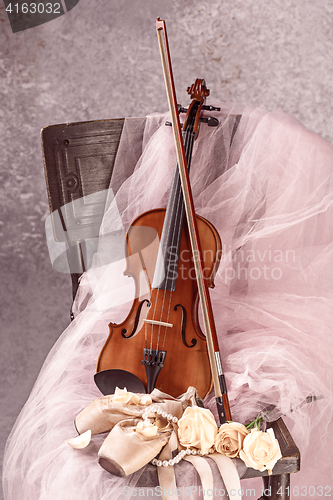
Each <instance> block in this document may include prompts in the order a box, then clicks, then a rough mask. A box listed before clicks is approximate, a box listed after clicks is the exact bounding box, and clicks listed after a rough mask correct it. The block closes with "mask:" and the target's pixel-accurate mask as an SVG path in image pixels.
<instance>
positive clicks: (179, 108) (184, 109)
mask: <svg viewBox="0 0 333 500" xmlns="http://www.w3.org/2000/svg"><path fill="white" fill-rule="evenodd" d="M177 108H178V113H179V114H180V113H187V109H186V108H183V106H182V105H181V104H177Z"/></svg>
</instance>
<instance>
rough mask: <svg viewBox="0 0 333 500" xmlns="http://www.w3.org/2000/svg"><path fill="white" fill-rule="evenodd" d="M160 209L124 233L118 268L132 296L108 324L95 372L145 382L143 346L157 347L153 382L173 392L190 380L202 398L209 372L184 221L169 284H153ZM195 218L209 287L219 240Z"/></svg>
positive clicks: (181, 390) (208, 384) (209, 380)
mask: <svg viewBox="0 0 333 500" xmlns="http://www.w3.org/2000/svg"><path fill="white" fill-rule="evenodd" d="M165 214H166V210H165V209H156V210H151V211H149V212H145V213H144V214H142V215H140V216H139V217H137V218H136V219H135V220H134V222H133V223H132V224H131V226H130V228H129V230H128V232H127V235H126V256H127V267H126V270H125V272H124V273H125V275H128V276H129V277H131V278H132V279H134V282H135V298H134V301H133V305H132V307H131V310H130V312H129V314H128V316H127V318H126V319H125V321H123V322H122V323H121V324H115V323H110V324H109V329H110V333H109V337H108V339H107V341H106V342H105V345H104V347H103V349H102V351H101V353H100V356H99V359H98V363H97V372H99V371H102V370H108V369H120V370H128V371H130V372H131V373H133V374H134V375H135V376H137V377H138V378H139V379H140V380H141V381H142V383H143V384H144V385H145V386H146V385H147V374H146V370H145V366H144V364H143V348H144V347H148V348H152V349H153V350H154V349H156V350H158V349H160V348H162V349H163V352H165V351H166V356H165V360H164V367H163V369H162V370H161V372H160V373H159V375H158V377H157V381H156V384H155V385H156V387H157V388H158V389H160V390H161V391H163V392H167V393H168V394H171V395H172V396H174V397H177V396H179V395H180V394H182V393H184V392H186V390H187V388H188V387H189V386H190V385H191V386H194V387H195V388H196V389H197V391H198V394H199V396H200V397H201V398H204V397H205V396H206V395H207V394H208V393H209V392H210V391H211V390H212V377H211V370H210V364H209V357H208V352H207V345H206V338H205V335H204V334H203V332H202V330H201V328H200V325H199V320H198V302H199V300H198V288H197V280H196V276H195V270H194V267H193V260H192V252H191V246H190V241H189V235H188V231H187V224H186V223H184V224H182V226H181V228H180V229H181V236H180V246H179V248H178V255H179V258H178V266H177V269H176V267H175V268H174V271H173V272H174V273H176V274H177V277H176V280H175V289H174V290H173V291H171V290H168V289H166V288H167V287H166V286H164V285H163V287H160V288H159V287H158V286H156V287H154V283H153V281H154V274H155V270H156V265H157V261H158V253H159V251H160V250H159V248H160V240H161V236H162V230H163V225H164V220H165ZM196 219H197V225H198V230H199V234H200V240H201V244H202V255H203V258H204V267H205V276H206V280H207V284H208V286H209V287H213V286H214V284H213V279H214V275H215V273H216V271H217V268H218V265H219V260H220V256H221V240H220V237H219V234H218V232H217V231H216V229H215V228H214V226H213V225H212V224H210V223H209V222H208V221H207V220H205V219H204V218H202V217H200V216H196ZM169 232H170V231H169ZM170 248H171V250H170ZM172 248H173V247H169V260H170V259H171V260H172V259H173V258H175V256H174V255H173V252H172ZM169 269H170V268H169ZM155 285H156V284H155ZM148 392H150V391H149V390H148Z"/></svg>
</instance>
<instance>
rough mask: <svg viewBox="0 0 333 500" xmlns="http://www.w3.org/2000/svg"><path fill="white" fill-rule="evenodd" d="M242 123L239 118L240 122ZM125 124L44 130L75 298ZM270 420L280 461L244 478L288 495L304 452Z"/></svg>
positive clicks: (51, 191) (52, 195)
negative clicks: (270, 471)
mask: <svg viewBox="0 0 333 500" xmlns="http://www.w3.org/2000/svg"><path fill="white" fill-rule="evenodd" d="M237 123H238V122H237V120H236V126H237ZM123 124H124V119H113V120H99V121H91V122H80V123H69V124H61V125H52V126H48V127H46V128H44V129H43V130H42V149H43V155H44V164H45V176H46V184H47V190H48V196H49V203H50V211H51V213H52V214H55V213H57V214H60V216H59V217H58V218H56V217H54V220H53V232H54V239H55V241H57V242H63V243H65V244H66V247H67V260H68V266H69V270H70V273H71V278H72V293H73V298H74V297H75V294H76V291H77V288H78V279H79V277H80V276H81V274H82V273H83V272H84V271H85V270H86V269H87V268H88V267H89V264H90V258H91V255H90V254H89V252H88V251H87V246H86V242H87V241H88V240H89V241H92V240H96V239H97V237H98V233H99V228H100V224H101V221H102V217H103V214H104V208H105V198H103V197H102V198H101V197H97V198H94V197H91V196H90V195H94V193H99V192H102V191H104V190H107V189H108V187H109V185H110V181H111V178H112V174H113V167H114V163H115V158H116V154H117V150H118V146H119V141H120V137H121V133H122V129H123ZM139 150H140V149H138V151H139ZM130 174H131V172H127V175H130ZM82 200H84V201H82ZM87 200H88V201H87ZM103 200H104V201H103ZM71 202H74V203H71ZM80 202H82V203H81V205H80ZM57 220H58V222H57ZM269 425H271V426H272V427H273V429H274V432H275V436H276V437H277V439H278V441H279V444H280V448H281V452H282V455H283V457H282V459H280V460H279V461H278V462H277V464H276V465H275V467H274V469H273V475H271V476H269V475H268V473H267V471H265V472H259V471H256V470H254V469H250V468H248V469H246V471H245V473H244V474H243V475H242V479H246V478H253V477H263V480H264V487H265V492H266V493H267V494H268V493H269V495H265V496H263V497H262V498H263V499H264V498H265V499H268V498H270V499H272V500H287V499H289V498H290V474H291V473H294V472H297V471H299V469H300V453H299V450H298V448H297V446H296V444H295V443H294V441H293V439H292V437H291V435H290V433H289V431H288V429H287V427H286V425H285V424H284V422H283V420H282V419H281V418H279V419H278V420H277V421H276V422H273V423H272V424H269ZM236 460H237V459H236ZM147 467H151V468H152V467H153V466H147ZM150 475H151V474H150ZM143 480H144V477H143Z"/></svg>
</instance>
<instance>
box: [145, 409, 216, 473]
mask: <svg viewBox="0 0 333 500" xmlns="http://www.w3.org/2000/svg"><path fill="white" fill-rule="evenodd" d="M148 412H152V413H156V414H157V415H159V416H161V417H162V418H164V419H166V420H168V421H169V422H170V423H173V424H177V423H178V418H177V417H174V416H173V415H171V413H168V412H166V411H163V410H161V408H154V407H151V408H149V409H148V408H147V409H146V410H145V412H144V413H143V414H142V418H143V420H144V421H147V420H149V418H153V417H149V415H148ZM214 451H215V450H214V449H213V448H211V449H210V450H208V452H207V453H202V452H201V451H200V450H191V449H190V448H187V449H186V450H181V451H180V452H179V453H178V455H176V456H175V457H174V458H170V460H163V461H162V460H158V459H157V458H154V459H153V460H152V461H151V462H150V463H151V464H153V465H156V466H157V467H168V466H169V465H170V466H173V465H175V464H178V463H179V462H180V461H181V460H182V459H183V458H184V457H185V456H186V455H199V456H201V457H202V456H204V455H209V454H211V453H214Z"/></svg>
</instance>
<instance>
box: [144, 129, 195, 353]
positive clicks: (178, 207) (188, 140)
mask: <svg viewBox="0 0 333 500" xmlns="http://www.w3.org/2000/svg"><path fill="white" fill-rule="evenodd" d="M192 121H193V120H192ZM188 128H189V129H191V127H190V126H189V127H188ZM190 132H191V130H187V131H186V132H185V134H184V135H183V139H184V138H185V141H184V148H185V154H186V157H187V158H189V153H190V151H191V150H192V146H193V139H192V137H191V133H190ZM184 136H185V137H184ZM176 168H177V170H178V165H177V167H176ZM179 187H180V175H179V173H178V175H177V183H176V188H175V189H174V192H173V193H172V194H171V196H173V199H171V200H170V206H171V207H172V212H171V214H170V219H169V221H172V220H173V217H174V214H176V217H175V219H177V214H180V216H179V221H180V220H181V218H182V217H181V211H184V208H185V207H184V201H183V194H182V190H181V189H179ZM177 188H178V189H177ZM176 196H177V200H176ZM175 219H174V220H175ZM182 228H183V223H179V224H178V231H176V229H177V224H174V226H173V227H171V224H170V223H169V227H168V229H167V233H166V241H168V239H169V235H170V231H171V230H172V231H173V233H172V236H171V248H177V247H178V245H179V249H180V239H181V234H182ZM166 250H167V251H168V249H166ZM179 258H180V255H178V262H177V271H178V267H179ZM166 267H167V275H166V276H165V277H164V287H163V289H162V288H161V289H160V288H157V290H156V292H155V293H156V296H155V301H154V302H155V304H154V310H153V314H152V319H153V320H154V319H155V317H156V314H157V311H156V309H157V303H158V296H159V292H160V290H161V291H162V290H163V298H162V304H161V311H160V319H159V321H160V322H162V319H163V313H164V306H165V300H166V296H167V285H168V280H169V277H170V272H171V269H170V267H171V266H170V264H169V263H168V264H167V266H166ZM173 272H174V271H173ZM171 302H172V290H170V294H169V300H168V306H167V318H166V320H165V322H168V321H169V317H170V309H171ZM150 328H151V335H150V349H153V337H154V324H151V325H150ZM163 328H164V329H165V330H164V338H163V344H162V349H163V348H164V345H165V340H166V335H167V331H168V328H169V327H168V326H164V325H163ZM161 330H162V325H161V324H160V325H158V334H157V342H156V351H158V348H159V341H160V336H161ZM147 337H148V334H147V323H146V325H145V339H146V344H147Z"/></svg>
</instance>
